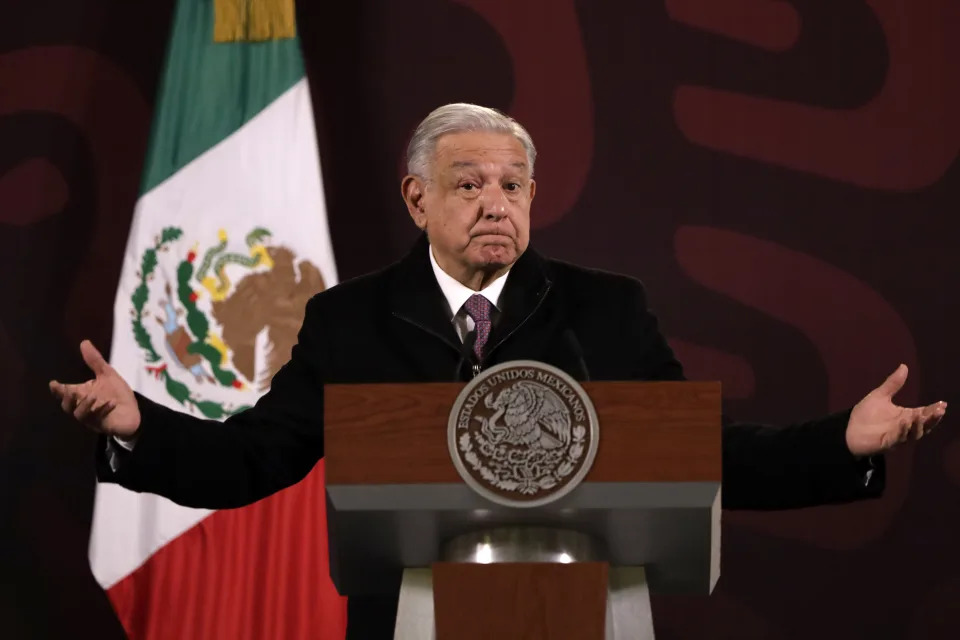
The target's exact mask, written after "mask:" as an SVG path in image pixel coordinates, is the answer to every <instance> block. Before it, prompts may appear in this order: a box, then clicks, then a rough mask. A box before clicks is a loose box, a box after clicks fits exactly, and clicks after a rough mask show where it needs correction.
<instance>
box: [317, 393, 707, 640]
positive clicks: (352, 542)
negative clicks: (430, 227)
mask: <svg viewBox="0 0 960 640" xmlns="http://www.w3.org/2000/svg"><path fill="white" fill-rule="evenodd" d="M463 387H464V384H462V383H430V384H357V385H329V386H327V387H326V388H325V425H326V426H325V429H326V431H325V434H326V435H325V438H326V444H325V456H326V488H327V507H328V512H327V518H328V528H329V537H330V570H331V577H332V579H333V582H334V584H335V585H336V587H337V589H338V591H339V592H340V593H341V594H343V595H346V596H351V595H361V594H374V593H384V592H390V591H392V590H393V591H395V590H396V589H397V588H398V587H400V586H401V580H402V583H403V588H402V589H401V596H400V609H399V612H398V620H397V635H396V637H397V638H403V639H406V638H436V639H437V640H447V639H448V638H456V639H457V640H469V639H471V638H500V637H503V638H524V639H532V638H550V639H565V638H576V639H577V640H590V639H593V638H596V639H609V638H617V639H618V640H619V639H620V638H627V637H629V638H631V639H632V640H634V639H636V638H640V637H652V633H653V626H652V620H651V614H650V605H649V593H650V592H653V593H687V594H708V593H710V592H711V591H712V590H713V587H714V585H715V584H716V581H717V579H718V578H719V575H720V484H721V434H720V428H721V427H720V384H719V383H703V382H587V383H583V384H582V387H583V389H584V390H585V391H586V393H587V394H588V395H589V397H590V399H591V401H592V402H593V404H594V407H595V409H596V414H597V418H598V421H599V428H600V435H599V448H598V449H597V454H596V458H595V460H594V463H593V466H592V468H591V470H590V472H589V473H588V474H587V476H586V477H585V479H584V481H583V482H582V483H581V484H580V485H579V486H578V487H577V488H576V489H574V490H573V491H572V492H570V493H569V494H568V495H566V496H564V497H563V498H561V499H559V500H558V501H557V502H554V503H551V504H548V505H545V506H542V507H536V508H530V509H517V508H510V507H504V506H501V505H499V504H495V503H493V502H490V501H488V500H486V499H485V498H483V497H482V496H480V495H479V494H477V493H476V492H474V491H473V490H472V489H471V488H470V487H468V486H467V485H466V483H464V481H463V480H462V479H461V477H460V475H459V474H458V472H457V470H456V468H455V467H454V464H453V462H452V460H451V457H450V452H449V450H448V444H447V422H448V416H449V414H450V410H451V407H452V406H453V404H454V401H455V399H456V398H457V395H458V394H459V393H460V391H461V389H463ZM501 542H506V543H509V544H505V545H501ZM637 629H642V630H643V632H642V634H641V635H637V634H638V633H639V632H638V631H637Z"/></svg>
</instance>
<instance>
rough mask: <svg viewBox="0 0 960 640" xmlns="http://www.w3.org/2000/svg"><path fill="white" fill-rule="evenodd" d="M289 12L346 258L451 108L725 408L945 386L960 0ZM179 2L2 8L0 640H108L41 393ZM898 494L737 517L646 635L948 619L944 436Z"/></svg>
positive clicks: (96, 308)
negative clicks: (904, 366) (636, 304)
mask: <svg viewBox="0 0 960 640" xmlns="http://www.w3.org/2000/svg"><path fill="white" fill-rule="evenodd" d="M332 4H334V3H309V4H308V3H307V2H305V1H301V2H300V8H299V14H300V16H299V18H300V30H301V36H302V38H303V41H304V49H305V54H306V58H307V63H308V68H309V74H310V79H311V82H312V84H313V90H314V95H315V102H316V108H317V114H318V127H319V135H320V143H321V155H322V163H323V169H324V179H325V183H326V188H327V194H328V202H329V207H330V219H331V227H332V228H331V231H332V234H333V242H334V247H335V251H336V259H337V263H338V266H339V268H340V273H341V277H343V278H346V277H350V276H355V275H358V274H360V273H363V272H366V271H368V270H371V269H373V268H376V267H379V266H381V265H383V264H384V263H386V262H388V261H390V260H392V259H394V258H396V257H398V256H399V255H401V254H402V253H403V252H404V251H405V250H406V248H407V246H408V245H409V243H410V241H411V240H412V239H413V237H414V231H415V230H414V228H413V227H412V225H411V224H410V223H409V221H408V220H407V219H406V217H405V213H404V211H403V207H402V203H401V201H400V199H399V191H398V186H397V178H398V177H399V172H400V167H401V155H402V149H403V145H404V143H405V139H406V136H407V135H408V132H409V131H410V129H411V128H412V127H413V126H414V125H415V123H416V122H417V121H418V120H419V118H421V117H422V116H423V115H424V114H425V113H426V112H427V111H429V110H430V109H431V108H433V107H434V106H436V105H438V104H440V103H443V102H450V101H455V100H463V101H472V102H479V103H483V104H488V105H492V106H496V107H500V108H503V109H505V110H508V111H509V112H511V113H512V114H514V115H515V116H517V117H518V118H519V119H520V120H521V121H523V122H524V123H526V124H527V125H528V127H529V128H530V130H531V132H532V133H533V135H534V138H535V139H536V141H537V144H538V147H539V150H540V153H541V156H540V161H539V162H538V165H537V172H538V181H539V189H538V196H537V201H536V203H535V205H534V226H535V227H536V231H535V233H534V243H535V244H536V245H537V246H538V247H539V248H540V249H541V250H542V251H544V252H546V253H549V254H553V255H555V256H558V257H562V258H565V259H568V260H572V261H575V262H579V263H583V264H588V265H592V266H596V267H602V268H608V269H613V270H617V271H622V272H626V273H630V274H632V275H635V276H638V277H640V278H642V279H643V280H644V281H645V282H646V283H647V285H648V287H649V289H650V291H651V295H652V300H653V303H654V305H655V307H656V309H657V311H658V312H659V314H660V316H661V319H662V322H663V326H664V329H665V331H666V333H667V334H668V335H669V336H670V338H671V340H672V341H673V343H674V345H675V346H676V348H677V350H678V352H679V353H680V354H681V356H682V357H683V359H684V361H685V364H686V365H687V368H688V372H689V373H690V375H692V376H695V377H705V378H720V379H722V380H723V382H724V384H725V388H726V390H727V395H728V401H727V404H728V406H727V409H728V411H729V412H731V413H733V414H734V415H736V416H738V417H744V418H752V419H764V420H771V421H782V420H787V419H790V418H800V417H805V416H808V415H812V414H820V413H823V412H826V411H828V410H832V409H835V408H839V407H843V406H847V405H849V404H850V403H851V402H854V401H855V400H856V399H857V398H859V397H860V396H861V395H862V394H863V393H864V392H866V391H867V390H869V389H870V388H871V387H872V386H874V385H875V384H877V383H879V382H880V381H881V380H882V379H883V377H884V376H885V375H886V374H887V373H889V372H890V371H892V370H893V369H894V367H895V366H896V365H897V363H899V362H901V361H904V362H907V363H908V364H909V365H910V366H911V377H910V381H909V383H908V386H907V388H906V389H905V390H904V392H903V393H902V395H901V397H902V399H903V400H904V401H906V402H917V401H920V400H923V401H932V400H935V399H941V398H942V399H945V400H947V401H951V400H953V401H954V403H955V409H954V411H956V410H957V409H960V397H958V395H957V394H956V393H955V391H954V389H955V386H954V385H955V376H954V372H955V371H956V368H955V367H954V366H952V365H953V363H954V362H956V360H957V357H958V356H960V339H958V338H957V336H956V333H955V331H956V328H957V325H958V320H960V307H958V304H957V302H956V295H955V292H954V287H955V285H956V282H957V281H958V277H960V260H957V259H956V257H955V255H954V251H955V249H954V243H955V240H956V237H957V234H958V231H960V223H958V222H957V217H956V211H957V208H958V204H960V170H958V167H957V163H956V157H957V153H958V151H960V83H958V82H957V77H956V69H957V68H958V65H960V5H957V3H955V2H952V0H869V1H867V2H860V1H857V2H855V1H853V0H794V1H793V2H790V3H786V2H775V1H771V0H726V1H724V2H719V1H718V0H658V1H649V2H647V1H643V2H637V1H633V2H626V1H623V0H592V1H589V2H588V1H582V2H572V1H571V0H535V1H534V0H528V1H526V2H522V3H521V2H517V1H516V0H497V1H494V0H485V1H481V0H444V1H441V0H415V1H414V0H408V1H406V2H402V3H401V2H389V1H388V0H379V1H377V2H363V3H360V2H355V3H336V5H338V6H336V7H335V8H334V7H331V5H332ZM171 8H172V0H165V1H163V2H149V3H139V2H138V3H132V2H126V1H123V0H70V1H67V0H32V1H31V2H20V3H13V6H9V7H5V8H4V10H3V13H4V19H3V20H2V21H0V267H2V268H0V300H2V304H0V357H2V366H0V393H2V406H3V410H4V414H3V420H2V426H0V636H3V637H57V636H60V635H71V636H76V635H80V636H83V637H87V636H97V637H101V638H109V637H117V638H119V637H122V631H121V629H120V627H119V624H118V623H117V622H116V621H115V620H114V618H113V615H112V612H111V610H110V608H109V605H108V604H107V601H106V598H105V597H104V596H103V595H102V594H101V593H100V591H99V589H98V587H97V586H96V584H95V582H94V581H93V579H92V578H91V577H90V575H89V571H88V569H87V564H86V543H87V536H88V527H89V523H90V513H91V505H92V496H93V472H92V466H91V458H92V446H93V441H92V438H91V437H90V436H89V435H87V434H85V433H83V432H82V430H80V429H78V428H77V427H76V426H74V425H73V424H71V423H70V422H69V421H67V420H65V419H64V418H62V417H61V416H59V415H58V412H57V407H56V406H55V404H54V403H53V402H52V401H51V400H50V398H49V396H48V394H47V391H46V385H45V382H46V380H47V379H49V378H50V377H52V376H58V377H61V378H79V377H80V376H82V375H83V367H82V363H81V362H80V360H79V358H78V356H77V352H76V345H77V343H78V342H79V340H80V339H81V337H91V338H93V339H94V340H95V341H96V342H98V343H99V344H102V345H105V344H108V343H109V336H110V332H111V314H112V312H111V309H112V304H113V294H114V286H115V284H116V280H117V277H118V274H119V268H120V259H121V254H122V251H123V248H124V244H125V241H126V234H127V230H128V226H129V222H130V216H131V211H132V206H133V203H134V201H135V198H136V193H137V186H138V182H139V173H140V167H141V162H142V157H143V153H144V150H145V145H146V136H147V132H148V128H149V121H150V114H151V105H152V104H153V98H154V95H155V85H156V81H157V76H158V73H159V69H160V63H161V59H162V54H163V47H164V44H165V40H166V36H167V27H168V21H169V17H170V12H171ZM956 424H957V421H956V419H955V418H952V419H951V418H948V419H947V421H946V422H945V424H944V428H943V429H941V430H940V431H939V432H938V433H937V434H936V435H934V436H932V437H931V438H929V439H927V440H924V441H922V442H921V443H919V444H916V445H910V446H907V447H905V448H904V449H903V450H902V451H900V452H898V453H897V454H895V455H893V456H891V458H890V477H889V489H888V492H887V495H886V496H885V497H884V498H883V499H882V500H880V501H877V502H872V503H869V504H857V505H852V506H847V507H830V508H818V509H809V510H804V511H797V512H786V513H779V514H748V513H726V514H725V516H724V530H723V548H724V566H723V577H722V579H721V582H720V586H719V588H718V590H717V592H716V594H715V595H714V596H713V597H711V598H709V599H707V598H658V599H656V600H655V602H654V607H655V616H656V620H657V631H658V638H664V639H666V640H672V639H675V638H676V639H679V638H728V637H729V638H748V639H750V638H808V637H819V638H828V637H829V638H834V637H835V638H864V639H870V640H880V639H882V638H918V639H919V638H934V639H936V638H955V637H957V636H958V634H960V545H957V543H956V540H957V536H958V534H960V435H958V434H957V432H956V427H955V425H956Z"/></svg>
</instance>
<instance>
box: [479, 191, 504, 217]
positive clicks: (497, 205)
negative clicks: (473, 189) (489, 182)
mask: <svg viewBox="0 0 960 640" xmlns="http://www.w3.org/2000/svg"><path fill="white" fill-rule="evenodd" d="M480 214H481V216H483V217H484V218H485V219H487V220H501V219H502V218H505V217H506V215H507V194H505V193H504V192H503V188H502V187H500V186H499V185H493V186H488V187H486V188H484V189H483V191H482V192H481V194H480Z"/></svg>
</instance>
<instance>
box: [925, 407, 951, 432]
mask: <svg viewBox="0 0 960 640" xmlns="http://www.w3.org/2000/svg"><path fill="white" fill-rule="evenodd" d="M946 413H947V403H946V402H937V403H935V404H931V405H929V406H926V407H924V409H923V425H922V428H923V432H924V434H926V433H929V432H930V431H931V430H933V428H934V427H936V426H937V425H938V424H940V421H941V420H942V419H943V416H944V415H945V414H946Z"/></svg>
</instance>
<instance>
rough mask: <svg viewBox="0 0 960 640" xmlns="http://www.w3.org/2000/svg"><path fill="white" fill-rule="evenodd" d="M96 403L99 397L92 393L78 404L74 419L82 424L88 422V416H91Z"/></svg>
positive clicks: (74, 411)
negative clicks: (91, 410)
mask: <svg viewBox="0 0 960 640" xmlns="http://www.w3.org/2000/svg"><path fill="white" fill-rule="evenodd" d="M96 401H97V397H96V396H95V395H93V394H92V393H91V394H90V395H88V396H87V397H85V398H84V399H83V400H81V401H80V402H79V403H78V404H77V408H76V409H74V410H73V417H74V418H76V419H77V420H78V421H80V422H86V420H87V416H88V415H89V414H90V409H92V408H93V405H94V403H95V402H96Z"/></svg>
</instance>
